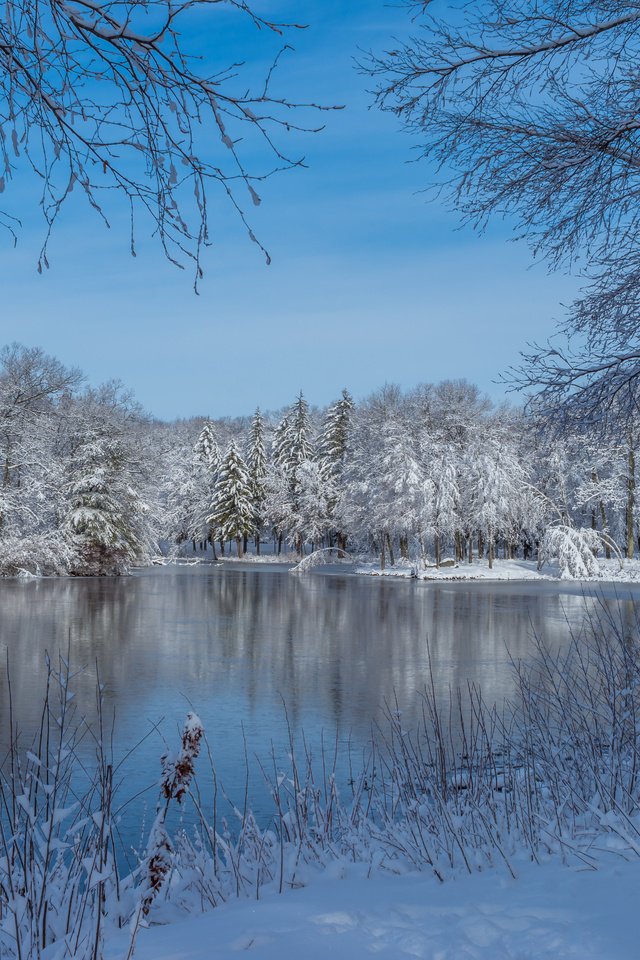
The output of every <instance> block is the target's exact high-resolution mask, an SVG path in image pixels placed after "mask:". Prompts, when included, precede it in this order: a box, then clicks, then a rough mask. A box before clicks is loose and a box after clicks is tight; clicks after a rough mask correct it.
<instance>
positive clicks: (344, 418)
mask: <svg viewBox="0 0 640 960" xmlns="http://www.w3.org/2000/svg"><path fill="white" fill-rule="evenodd" d="M353 408H354V404H353V398H352V397H351V394H350V393H349V391H348V390H346V389H345V390H343V391H342V396H341V397H340V399H339V400H338V401H336V403H334V404H332V405H331V406H330V407H329V409H328V410H327V413H326V416H325V419H324V426H323V430H322V433H321V434H320V438H319V440H318V463H319V467H320V471H321V473H322V476H323V477H324V478H325V479H326V480H327V481H328V482H329V483H330V485H331V488H332V496H331V497H330V499H329V501H328V504H327V505H328V510H329V517H330V518H331V520H333V519H334V518H335V512H336V507H337V505H338V501H339V498H340V493H341V488H342V478H343V473H344V464H345V459H346V455H347V442H348V438H349V432H350V427H351V420H352V417H353ZM334 534H335V536H336V537H337V540H338V546H340V547H342V548H343V549H346V545H347V542H346V541H347V538H346V535H345V533H344V531H343V530H340V529H338V530H335V526H334ZM331 539H332V537H330V545H331Z"/></svg>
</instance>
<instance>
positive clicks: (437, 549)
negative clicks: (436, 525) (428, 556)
mask: <svg viewBox="0 0 640 960" xmlns="http://www.w3.org/2000/svg"><path fill="white" fill-rule="evenodd" d="M433 549H434V552H435V555H436V567H438V568H439V567H440V534H439V533H436V535H435V537H434V541H433Z"/></svg>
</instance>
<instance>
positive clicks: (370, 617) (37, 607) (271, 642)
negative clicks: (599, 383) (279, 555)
mask: <svg viewBox="0 0 640 960" xmlns="http://www.w3.org/2000/svg"><path fill="white" fill-rule="evenodd" d="M598 591H599V597H600V599H598V598H597V596H596V594H598ZM0 597H1V603H0V611H1V612H0V682H1V688H0V689H1V693H0V696H1V700H0V723H1V726H0V746H1V747H2V748H3V752H4V749H6V745H7V740H8V716H9V707H8V697H7V678H6V666H7V653H8V663H9V670H10V674H11V686H12V692H13V703H14V711H15V716H16V718H17V720H18V723H19V726H20V728H21V730H22V732H23V744H25V745H26V742H27V740H28V737H29V735H30V731H31V730H32V729H33V728H34V725H35V723H36V722H37V718H38V716H39V710H40V704H41V691H42V689H43V684H44V677H45V652H46V651H48V652H49V653H50V654H51V655H55V656H57V654H58V652H59V651H62V652H63V653H65V654H66V652H67V651H68V652H69V656H70V661H71V664H72V666H73V667H74V668H75V669H77V670H79V673H78V675H77V676H76V677H75V679H74V681H73V684H72V686H73V689H74V690H75V691H76V694H77V697H76V700H77V703H78V704H79V709H81V710H82V711H83V712H84V713H86V714H87V715H88V716H89V717H91V716H92V715H93V712H94V706H93V704H94V688H95V679H96V664H97V666H98V669H99V672H100V678H101V681H102V683H104V684H105V688H106V689H105V698H106V700H105V703H106V708H105V712H106V715H107V716H108V717H109V718H112V717H115V735H114V743H115V753H116V755H122V754H123V753H124V752H125V751H126V750H127V749H128V748H129V747H131V746H132V745H133V744H134V743H136V742H137V741H138V740H139V739H140V738H141V737H142V736H143V735H144V734H145V733H147V732H148V731H149V730H150V729H151V727H152V725H153V724H155V723H157V722H158V721H162V723H161V727H160V730H161V733H158V732H154V733H152V735H151V736H150V737H148V738H147V739H146V740H145V741H144V743H143V744H142V745H141V746H140V747H138V749H137V750H136V752H135V754H134V756H133V758H131V759H130V760H129V761H127V764H126V765H125V767H124V770H125V773H126V783H125V784H124V786H123V788H122V789H123V792H124V793H123V795H124V794H127V795H128V794H132V793H133V792H135V791H136V790H138V789H141V788H143V787H146V786H147V785H149V784H153V783H154V781H155V780H156V779H157V776H158V773H159V759H158V758H159V756H160V754H161V753H162V751H163V749H164V744H163V740H162V735H164V736H165V737H166V738H167V740H168V741H169V742H170V744H171V745H172V746H173V745H175V744H176V743H177V734H176V729H177V727H178V725H179V724H180V723H181V721H182V719H183V718H184V716H185V714H186V712H187V710H188V709H190V708H191V707H193V708H194V709H195V710H196V711H197V712H198V714H199V715H200V716H201V718H202V720H203V721H204V725H205V729H206V731H207V734H208V737H209V740H210V743H211V747H212V750H213V755H214V759H215V764H216V768H217V772H218V775H219V777H220V779H221V780H222V782H223V783H224V786H225V788H226V790H227V792H228V793H229V794H230V795H231V796H232V797H234V798H241V797H242V794H243V791H244V776H245V773H244V770H245V763H244V743H245V742H246V745H247V751H248V754H249V755H252V754H254V753H257V754H259V755H260V756H261V757H262V758H263V759H266V758H268V755H269V753H270V750H271V744H272V742H273V743H274V744H275V749H276V752H277V753H278V755H283V752H286V747H285V744H286V740H287V733H286V723H285V716H284V707H283V703H284V704H286V707H287V711H288V715H289V719H290V722H291V725H292V727H293V729H294V731H295V732H299V731H300V730H301V729H304V731H305V735H306V737H307V739H308V741H309V742H310V743H313V744H317V743H319V741H320V737H321V735H323V736H324V738H325V741H327V742H329V743H330V744H333V742H334V740H335V737H336V731H337V735H338V738H339V742H340V743H341V744H342V745H343V746H344V744H346V742H347V741H348V740H349V739H350V741H351V743H352V745H353V746H354V747H355V749H356V751H357V750H359V749H362V748H364V746H365V745H366V742H367V740H368V737H369V734H370V731H371V725H372V723H373V722H375V721H376V720H379V719H380V718H381V716H382V712H381V710H382V707H383V704H384V702H385V700H386V701H393V699H394V698H397V700H398V702H399V704H400V705H401V707H402V710H403V714H404V722H405V726H411V724H412V723H413V721H414V719H415V717H416V716H417V711H418V710H419V705H420V699H419V695H418V694H419V691H420V690H421V689H422V688H423V686H424V685H425V682H426V679H427V676H428V660H429V657H428V652H429V651H430V655H431V662H432V667H433V673H434V678H435V683H436V686H437V689H438V691H439V693H440V694H441V695H442V697H443V698H445V697H447V696H448V691H449V689H450V688H455V687H457V686H458V685H466V683H467V681H472V682H475V683H478V684H479V685H480V686H481V687H482V690H483V693H484V696H485V700H486V701H489V702H493V701H496V700H501V699H503V698H504V697H505V696H509V694H510V693H511V692H512V690H513V680H512V674H511V667H510V663H509V656H511V657H513V658H515V659H519V658H522V659H525V660H526V659H528V658H529V657H530V656H531V651H532V633H533V631H536V632H537V633H538V634H539V635H540V636H541V637H542V638H544V639H545V640H546V642H547V643H548V644H550V645H551V646H553V647H557V646H559V645H562V644H564V643H565V642H566V639H567V636H568V630H569V628H568V625H567V621H569V622H570V623H579V622H580V620H581V619H582V617H583V615H584V613H585V611H586V610H587V609H588V608H590V607H593V606H594V605H595V604H597V603H599V602H602V598H604V599H605V602H607V603H611V604H614V605H617V606H619V607H620V614H621V616H622V617H623V618H627V617H628V618H631V619H634V618H635V614H634V611H633V602H632V598H636V599H637V598H638V597H640V587H638V586H627V585H625V586H624V587H620V586H618V587H617V588H616V589H615V590H614V588H613V587H611V586H609V587H607V586H606V585H605V586H604V587H599V588H596V587H593V586H591V587H590V588H589V593H588V594H586V593H584V592H583V589H582V588H581V586H580V585H571V584H554V583H546V582H538V583H521V584H518V583H496V584H489V583H486V582H485V583H469V582H467V583H461V582H460V583H419V582H415V581H388V580H380V579H373V578H367V577H355V576H349V575H344V574H328V573H313V574H309V575H306V576H291V575H289V574H288V573H287V571H286V570H285V569H282V568H281V567H275V566H268V565H263V566H248V565H246V566H242V565H240V564H236V565H233V566H232V565H227V566H207V565H203V566H197V567H186V566H178V567H164V568H162V567H160V568H157V567H154V568H150V569H146V570H143V571H140V572H137V573H136V574H135V575H133V576H131V577H127V578H104V579H58V580H56V579H51V580H32V581H17V580H14V581H5V582H3V583H0ZM243 738H244V739H243ZM86 749H87V751H90V750H91V747H90V743H89V742H88V741H87V744H86ZM256 778H257V780H256ZM253 780H254V782H253V784H252V792H253V795H254V798H255V799H254V805H255V806H256V808H257V809H258V811H260V808H261V807H263V806H264V807H265V809H266V807H267V806H268V803H269V801H268V799H267V796H266V793H265V791H264V787H262V785H261V783H260V782H259V775H258V774H257V773H256V774H255V776H254V778H253ZM154 798H155V794H154V793H153V792H151V793H150V794H149V803H150V804H151V805H153V803H154V802H155V799H154Z"/></svg>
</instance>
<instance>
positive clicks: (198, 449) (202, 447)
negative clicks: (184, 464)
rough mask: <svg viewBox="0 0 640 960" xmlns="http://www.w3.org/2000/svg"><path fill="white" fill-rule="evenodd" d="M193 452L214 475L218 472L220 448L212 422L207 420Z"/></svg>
mask: <svg viewBox="0 0 640 960" xmlns="http://www.w3.org/2000/svg"><path fill="white" fill-rule="evenodd" d="M193 452H194V453H195V455H196V458H197V459H199V460H200V461H201V462H202V463H204V464H206V466H207V467H208V469H209V470H210V471H211V473H213V474H214V475H215V474H216V473H217V472H218V469H219V466H220V448H219V447H218V441H217V440H216V432H215V427H214V425H213V424H212V423H211V421H210V420H207V421H206V423H205V425H204V426H203V428H202V430H201V431H200V435H199V437H198V439H197V440H196V442H195V445H194V447H193Z"/></svg>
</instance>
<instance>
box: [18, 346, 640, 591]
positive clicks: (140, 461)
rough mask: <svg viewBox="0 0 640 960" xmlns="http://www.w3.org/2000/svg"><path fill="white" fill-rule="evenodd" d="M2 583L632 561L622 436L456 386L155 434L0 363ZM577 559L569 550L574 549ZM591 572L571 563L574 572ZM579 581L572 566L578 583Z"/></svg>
mask: <svg viewBox="0 0 640 960" xmlns="http://www.w3.org/2000/svg"><path fill="white" fill-rule="evenodd" d="M0 410H1V422H2V464H3V468H2V469H3V481H2V502H1V508H0V571H1V572H2V574H3V575H21V574H22V575H29V574H41V575H51V574H75V575H105V574H118V573H123V572H125V571H126V570H127V569H128V568H129V567H131V566H132V565H136V564H143V563H147V562H149V561H150V560H151V558H152V557H153V556H154V555H158V554H160V553H162V554H165V555H167V554H168V555H176V554H178V553H195V555H196V556H197V555H201V556H204V554H205V553H206V554H208V556H209V557H212V556H213V557H217V556H220V555H221V554H222V553H224V552H225V551H226V552H227V553H232V554H233V556H237V557H241V556H243V555H245V553H247V552H250V553H254V554H259V553H260V552H261V551H262V553H265V552H270V553H276V554H286V553H287V552H294V553H295V554H297V555H302V554H304V553H309V552H310V551H312V550H314V549H318V548H320V547H335V548H337V549H338V550H347V551H349V553H350V554H356V555H359V556H363V555H364V556H371V557H373V556H376V557H377V558H378V560H379V563H380V566H381V567H382V568H384V567H385V566H387V567H390V566H393V565H394V564H396V563H398V562H399V561H402V560H404V559H409V558H411V559H412V560H414V561H416V562H421V563H422V564H423V565H425V566H426V565H434V566H438V565H439V564H440V563H441V562H443V561H444V560H445V559H446V560H448V561H449V562H451V560H455V561H458V562H464V563H473V562H474V561H477V560H478V559H479V558H485V559H486V560H488V562H489V565H490V566H491V565H492V564H493V562H494V560H495V559H496V558H502V557H505V558H516V557H520V558H522V559H525V560H527V559H529V560H536V559H539V558H540V557H541V556H543V555H544V556H550V555H551V554H552V553H553V552H554V550H555V551H556V555H557V552H558V550H559V549H561V547H559V545H558V544H559V542H560V539H561V538H560V537H559V531H563V533H562V537H563V538H564V541H565V542H566V539H567V537H568V538H571V537H574V538H575V537H578V538H580V541H581V543H583V544H586V545H587V546H588V547H589V552H590V555H594V554H598V553H601V555H602V556H606V557H610V556H611V555H612V552H613V553H614V554H615V555H623V556H627V557H633V555H634V551H635V548H636V544H637V543H638V536H639V529H638V521H639V514H638V510H637V506H636V499H635V448H634V436H633V433H632V432H629V431H628V430H627V431H626V432H625V434H624V440H622V439H621V436H620V434H619V433H614V432H613V430H612V431H611V433H610V435H609V436H605V435H603V434H602V432H599V433H597V434H595V433H594V434H593V435H589V434H586V433H585V432H584V430H581V431H578V430H575V431H574V432H570V431H567V430H565V431H564V433H563V434H562V435H559V434H558V432H557V430H556V431H555V432H553V433H552V432H550V431H549V430H548V429H545V422H544V421H543V420H542V419H541V418H540V417H538V416H536V415H535V413H531V412H524V411H523V410H522V409H518V408H515V407H513V406H507V405H502V406H495V405H493V404H492V403H491V402H490V400H489V399H487V398H486V397H485V396H483V395H482V393H481V392H480V391H479V390H478V389H477V388H476V387H475V386H473V385H472V384H470V383H467V382H465V381H445V382H443V383H440V384H437V385H431V384H422V385H419V386H417V387H415V388H414V389H412V390H410V391H407V392H402V391H401V390H400V389H399V388H398V387H396V386H392V385H385V386H384V387H382V388H381V389H379V390H378V391H376V392H375V393H373V394H372V395H371V396H369V397H367V398H366V399H364V400H362V401H359V402H355V401H354V400H353V398H352V397H351V396H350V394H349V392H348V391H347V390H346V389H345V390H343V391H342V394H341V396H339V397H337V398H336V400H335V402H333V403H332V404H330V405H329V406H328V407H327V408H315V407H313V406H311V405H309V403H308V402H307V400H306V399H305V397H304V395H303V393H302V392H300V393H299V394H298V396H297V397H294V398H293V399H292V402H291V405H290V406H289V407H287V408H286V409H285V410H280V411H275V412H265V413H261V411H260V410H256V411H255V413H254V414H253V416H245V417H241V416H239V417H237V418H222V419H206V418H203V417H194V418H192V419H189V420H178V421H175V422H172V423H165V422H160V421H158V420H155V419H153V418H152V417H151V416H149V415H147V414H146V413H145V412H144V411H143V410H142V409H141V407H140V406H139V405H138V404H137V403H136V402H135V401H134V400H133V398H132V396H131V395H130V394H129V393H127V391H126V390H124V389H123V387H122V386H121V385H120V384H118V383H115V382H114V383H108V384H106V385H104V386H101V387H98V388H93V387H87V386H86V385H85V384H84V378H83V376H82V374H81V373H80V372H79V371H78V370H76V369H70V368H67V367H65V366H64V365H63V364H62V363H60V362H59V361H58V360H56V359H54V358H52V357H50V356H48V355H47V354H45V353H44V352H43V351H42V350H40V349H34V348H30V349H27V348H25V347H22V346H20V345H17V344H13V345H11V346H9V347H5V348H4V350H3V351H2V355H1V368H0ZM583 554H584V551H583ZM587 566H588V560H587ZM587 572H588V571H587Z"/></svg>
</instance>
